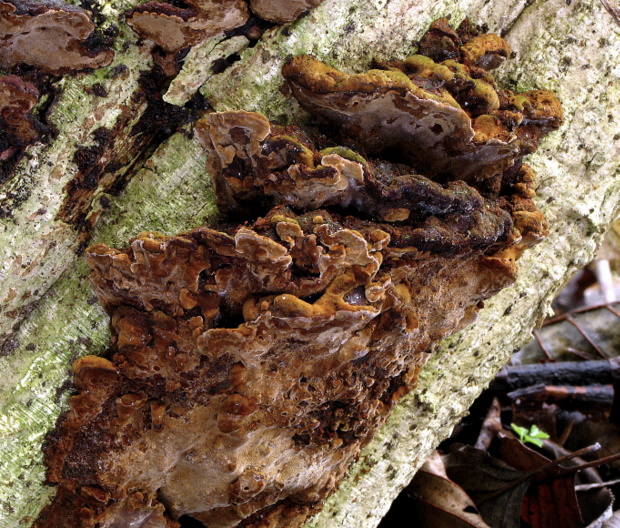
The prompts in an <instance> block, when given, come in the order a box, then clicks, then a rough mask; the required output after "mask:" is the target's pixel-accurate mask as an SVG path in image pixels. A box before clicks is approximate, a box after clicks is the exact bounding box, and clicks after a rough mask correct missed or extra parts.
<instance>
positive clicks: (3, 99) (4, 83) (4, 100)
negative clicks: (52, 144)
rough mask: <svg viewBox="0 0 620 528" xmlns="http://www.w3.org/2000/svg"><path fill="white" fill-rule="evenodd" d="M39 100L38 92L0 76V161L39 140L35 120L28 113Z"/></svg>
mask: <svg viewBox="0 0 620 528" xmlns="http://www.w3.org/2000/svg"><path fill="white" fill-rule="evenodd" d="M38 98H39V91H38V90H37V89H36V88H35V87H34V85H33V84H31V83H29V82H24V81H23V80H22V79H20V78H19V77H17V76H15V75H3V76H0V161H4V160H6V159H7V158H9V157H10V156H12V155H13V153H14V152H15V151H16V150H18V149H21V148H23V147H25V146H27V145H29V144H31V143H33V142H34V141H36V140H37V138H38V137H39V133H38V131H37V127H36V121H35V120H34V118H33V117H32V116H30V115H28V112H30V110H32V108H33V107H34V105H35V104H37V100H38Z"/></svg>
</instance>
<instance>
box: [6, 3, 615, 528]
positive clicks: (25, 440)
mask: <svg viewBox="0 0 620 528" xmlns="http://www.w3.org/2000/svg"><path fill="white" fill-rule="evenodd" d="M131 3H135V2H127V1H125V2H121V1H116V0H115V1H105V2H104V1H102V2H101V3H100V5H101V7H102V9H101V12H102V14H103V15H105V16H107V17H108V19H115V20H116V19H118V17H119V13H120V12H121V11H122V10H124V9H127V8H129V7H130V4H131ZM447 15H451V17H452V21H453V22H454V23H458V22H460V20H461V19H462V18H463V17H464V16H469V17H470V18H471V19H472V20H473V21H474V22H475V23H479V24H486V25H487V26H488V28H489V30H490V31H495V32H500V33H501V34H502V35H504V36H505V38H506V39H507V40H508V41H509V42H510V44H511V45H512V47H513V49H514V51H515V52H516V54H517V57H516V59H514V60H512V61H510V62H509V63H508V64H507V65H505V66H504V67H503V68H502V69H501V71H500V76H501V77H502V79H503V82H505V83H506V84H507V85H509V86H510V87H511V88H513V89H517V90H527V89H532V88H534V87H539V88H549V89H552V90H554V91H556V93H557V94H558V96H559V97H560V99H561V101H562V103H563V106H564V108H565V111H566V120H565V123H564V125H563V126H562V128H561V129H560V130H559V131H557V132H555V133H553V134H551V135H550V136H549V137H548V138H547V139H546V140H545V142H544V143H543V145H542V146H541V148H540V149H539V151H538V152H537V153H536V154H535V155H533V156H532V157H531V159H530V160H529V163H530V164H531V165H533V166H534V168H535V170H536V172H537V174H538V177H539V187H538V191H537V192H538V203H539V207H540V209H541V210H542V211H543V212H544V213H545V214H546V215H547V218H548V219H549V220H550V223H551V233H550V235H549V237H548V238H547V239H546V240H545V241H544V242H543V243H542V244H540V245H539V246H537V247H536V248H534V249H533V250H529V251H528V252H526V254H525V255H524V257H523V258H522V259H521V260H520V261H519V266H520V269H521V274H520V278H519V280H518V281H517V283H516V284H515V285H513V286H512V287H511V288H509V289H507V290H505V291H503V292H502V293H501V294H500V295H498V296H497V297H495V298H494V299H492V301H490V302H488V303H487V307H486V308H485V309H484V310H483V311H482V312H481V314H480V316H479V318H478V322H477V323H476V324H475V325H473V326H471V327H469V328H467V329H466V330H465V331H463V332H461V333H460V334H458V335H456V336H453V337H452V338H451V339H449V340H448V341H446V342H445V343H444V344H443V346H442V348H441V350H440V351H439V352H438V353H436V354H435V355H433V357H432V358H431V359H430V361H429V363H428V364H427V366H426V367H425V368H424V370H423V372H422V375H421V378H420V383H419V386H418V388H417V389H416V390H415V391H414V392H413V393H412V394H410V395H409V396H408V397H407V398H406V400H405V401H404V402H403V403H402V404H401V405H399V406H398V408H397V409H396V410H395V412H394V414H393V415H392V417H391V418H390V420H389V422H388V424H387V425H386V426H385V427H384V428H383V429H382V431H381V432H380V434H379V435H378V436H377V437H376V438H375V440H374V441H373V442H372V444H371V445H370V446H368V448H367V449H366V450H365V451H364V453H363V455H362V456H361V457H360V460H359V462H358V463H357V464H356V465H355V466H354V467H353V468H352V470H351V474H350V476H349V477H348V478H347V480H346V481H345V482H343V483H342V485H341V486H340V490H339V491H338V492H337V493H336V494H335V495H334V496H333V497H332V498H331V499H330V500H329V501H328V503H327V504H326V506H325V508H324V511H323V512H322V513H321V514H319V515H317V516H315V517H314V518H313V519H311V520H310V521H309V522H308V523H307V526H308V527H310V526H312V527H316V528H318V527H333V526H346V527H352V528H353V527H355V528H358V527H371V526H375V525H376V524H377V523H378V521H379V519H380V518H381V516H382V515H383V513H384V512H385V510H386V509H387V508H388V507H389V504H390V503H391V501H392V500H393V498H394V497H395V495H396V494H397V493H398V492H399V491H400V489H402V487H403V486H404V485H405V484H406V483H407V482H408V481H409V479H410V478H411V476H412V475H413V473H414V472H415V469H416V468H417V467H418V466H419V465H420V463H421V462H422V461H423V460H424V458H425V457H426V455H427V454H428V452H429V450H431V449H432V448H433V447H434V446H435V445H436V444H437V443H438V442H439V441H440V440H441V439H442V438H444V437H445V436H446V435H448V434H449V432H450V430H451V428H452V427H453V426H454V424H455V423H456V422H457V421H458V420H459V419H460V417H462V416H463V415H464V414H465V413H466V412H467V409H468V408H469V406H470V404H471V402H472V401H473V400H474V398H475V397H476V396H477V395H478V394H479V393H480V391H481V390H482V389H483V388H484V387H485V386H486V385H487V384H488V382H489V381H490V380H491V379H492V377H493V376H494V374H495V372H496V371H497V370H498V369H499V368H501V366H502V365H503V364H504V363H505V362H506V361H507V359H508V358H509V356H510V354H511V353H512V352H513V351H514V350H515V349H518V348H519V347H520V346H521V345H522V344H523V343H525V342H526V341H527V340H528V339H529V337H530V332H531V330H532V328H533V326H534V325H535V324H536V323H537V322H539V321H540V320H541V318H542V317H543V316H544V315H545V314H546V313H547V312H548V310H549V304H550V301H551V299H552V298H553V296H554V294H555V292H556V291H557V290H558V289H559V288H560V287H561V285H562V284H563V283H564V282H565V281H566V280H567V279H568V278H569V277H570V276H571V274H572V273H574V272H575V271H576V270H577V269H578V268H579V267H581V266H583V265H584V264H586V263H587V262H588V261H589V260H590V259H591V258H592V256H593V254H594V251H595V249H596V246H597V244H598V243H599V241H600V239H601V237H602V234H603V233H604V231H605V230H606V228H607V227H608V225H609V224H610V223H611V221H612V220H613V219H614V218H615V217H616V215H617V212H618V203H619V200H620V158H618V157H617V155H616V153H617V152H618V151H620V59H618V55H619V53H618V52H619V50H620V28H618V27H617V26H615V25H614V23H613V20H612V19H611V17H610V16H609V14H608V13H607V12H606V11H605V10H604V8H603V6H602V5H601V4H600V2H599V1H598V0H584V1H575V0H573V1H572V2H570V1H566V0H547V1H539V2H534V3H530V2H526V1H525V0H507V1H503V2H488V1H485V0H461V1H457V0H452V1H450V0H446V1H440V2H436V1H432V0H421V1H415V2H414V1H412V0H357V1H353V0H326V1H325V2H324V3H323V4H322V5H321V7H319V8H318V9H316V10H315V11H313V12H312V13H310V14H309V15H308V16H306V17H304V18H302V19H301V20H299V21H298V22H296V23H294V24H292V25H290V26H287V27H284V28H279V29H272V30H269V31H268V32H267V33H266V34H265V35H264V36H263V38H262V39H261V41H260V42H259V43H258V44H257V45H256V46H254V47H247V42H245V41H244V40H242V39H241V38H239V37H235V38H236V40H234V39H223V38H222V37H219V38H216V39H214V40H212V41H210V42H209V43H205V44H204V45H203V46H201V47H200V48H198V49H194V50H192V52H191V53H190V55H188V57H187V58H186V60H185V65H184V69H183V71H182V72H181V73H180V74H179V75H178V76H177V78H176V79H174V80H173V81H172V84H171V85H170V87H169V88H168V92H167V93H166V94H164V96H163V98H164V101H168V102H169V103H172V104H185V103H186V102H187V101H188V100H189V99H190V98H191V97H192V96H193V94H194V93H195V92H196V91H197V90H200V93H201V94H202V95H203V96H204V97H206V99H207V100H208V101H209V103H210V104H211V106H212V107H213V108H214V109H215V110H224V109H246V110H256V111H261V112H263V113H265V114H267V115H268V116H269V117H270V118H272V119H277V120H280V121H289V120H291V119H293V118H295V119H303V117H304V116H303V113H302V112H301V110H300V109H299V107H298V106H296V105H295V104H294V103H293V102H291V101H290V100H289V99H286V98H285V97H284V96H283V95H282V93H281V92H280V91H279V88H280V85H281V83H282V79H281V76H280V68H281V65H282V63H283V62H284V61H285V60H286V58H287V57H290V56H291V55H295V54H299V53H312V54H313V55H315V56H317V57H318V58H320V59H323V60H325V61H327V62H329V63H331V64H333V65H335V66H340V67H342V68H344V69H346V70H349V71H359V70H362V69H363V68H365V67H367V66H368V65H369V64H370V62H371V60H372V59H373V58H377V59H387V58H397V57H404V56H406V55H407V54H409V53H411V52H412V51H413V50H414V49H415V41H416V39H417V38H419V36H420V35H421V33H422V32H423V30H424V29H425V28H426V27H427V26H428V24H429V23H430V21H432V20H433V19H435V18H438V17H440V16H447ZM125 43H126V44H125ZM138 44H139V43H138V42H137V41H136V39H135V36H134V35H133V34H132V33H131V32H130V30H128V29H127V28H122V31H121V36H120V37H119V41H118V43H117V46H116V49H117V57H116V59H115V62H114V63H113V65H112V66H111V67H109V68H106V69H102V70H99V71H95V72H93V73H92V74H89V75H86V74H80V75H77V76H67V77H65V78H64V79H62V80H61V81H59V83H58V84H57V86H56V88H57V92H58V93H57V96H56V101H55V103H54V105H53V106H52V108H51V110H50V115H49V119H50V120H54V123H55V124H56V126H57V128H58V135H57V137H56V138H55V139H54V140H52V141H51V143H49V144H47V145H42V144H38V145H34V146H32V147H31V148H30V149H29V150H28V152H27V157H26V158H24V160H23V162H22V163H21V165H20V166H19V167H18V169H17V172H16V174H15V176H14V177H13V179H12V180H11V181H9V182H7V183H6V184H4V186H3V187H2V188H0V192H1V193H2V196H0V198H1V199H2V200H3V201H5V203H4V204H3V205H4V206H5V207H10V211H11V217H10V218H9V217H5V218H3V219H2V220H1V221H2V239H0V250H1V251H2V252H3V253H2V257H3V268H2V271H1V272H0V273H1V274H2V275H1V277H2V281H1V291H0V302H2V308H3V310H2V313H1V314H0V315H3V316H4V317H5V318H4V319H3V320H2V321H0V324H2V325H4V326H3V327H2V331H1V333H2V335H3V339H4V344H5V346H4V348H3V355H2V357H0V372H1V373H2V381H1V382H0V383H1V385H0V467H2V472H0V528H9V527H10V528H14V527H15V526H20V525H21V526H29V524H30V521H31V520H32V517H33V516H36V515H37V513H38V511H39V510H40V508H41V507H42V505H43V504H44V503H45V501H46V500H47V497H49V495H50V493H51V492H52V491H53V490H50V489H48V488H46V487H45V486H44V485H43V484H42V481H43V473H44V468H43V466H42V462H41V454H40V448H41V444H42V442H43V438H44V435H45V433H46V431H47V430H49V429H50V428H51V427H53V425H54V423H55V420H56V418H57V417H58V415H59V414H60V413H61V412H62V411H63V410H64V409H65V408H66V407H65V401H66V396H67V395H68V393H69V391H70V385H69V384H68V383H67V382H68V380H69V379H70V364H71V362H72V360H74V359H75V358H77V357H79V356H80V355H83V354H87V353H89V354H92V353H101V352H103V351H104V350H105V347H106V344H107V341H108V338H109V335H108V330H107V324H108V323H107V319H106V316H105V314H104V313H103V311H102V310H101V309H100V308H99V306H98V304H97V303H96V301H95V300H94V299H93V295H92V292H91V291H90V289H89V286H88V283H87V280H86V275H87V270H86V266H85V265H84V263H83V261H82V259H81V257H80V256H79V254H78V253H79V247H80V244H82V243H83V242H84V241H85V239H86V238H88V240H89V242H91V243H97V242H106V243H109V244H113V245H117V246H120V245H125V244H126V242H127V241H128V239H129V238H130V237H131V236H133V235H135V234H137V233H138V232H139V231H142V230H157V231H164V232H168V233H175V232H178V231H182V230H186V229H190V228H192V227H195V226H198V225H204V224H205V223H209V222H210V221H212V220H213V219H214V218H215V216H216V214H217V212H216V210H215V207H214V205H213V194H212V188H211V186H210V183H209V178H208V175H207V174H206V173H205V170H204V166H205V156H204V154H203V152H202V149H201V148H200V146H199V145H198V143H197V142H196V141H195V140H194V139H192V138H191V135H190V134H189V129H184V130H182V131H181V132H179V133H177V134H175V135H173V136H171V137H169V138H168V139H166V140H165V142H163V143H161V144H159V145H158V144H157V138H153V141H152V142H146V143H142V144H138V143H136V142H135V139H134V136H132V135H131V134H130V133H129V131H130V130H131V129H132V126H133V124H134V123H136V122H138V121H139V120H140V118H141V116H142V115H143V113H144V111H145V110H146V103H145V101H144V100H142V102H141V101H140V99H139V97H136V95H135V94H138V93H140V89H141V88H140V86H139V83H138V81H139V78H140V75H141V73H142V72H146V71H148V70H149V69H150V68H151V67H152V61H151V58H150V53H149V49H148V46H145V45H138ZM231 53H239V54H240V56H241V58H240V60H238V61H237V62H235V63H233V64H232V65H231V66H229V67H228V69H226V70H225V71H224V72H222V73H219V74H213V72H212V70H211V61H212V60H213V59H214V58H221V57H227V56H229V55H230V54H231ZM121 64H124V65H126V66H127V67H128V69H127V70H123V71H128V72H129V73H127V74H125V75H128V77H126V78H124V79H121V80H119V78H118V76H117V77H114V73H113V72H118V71H119V69H118V66H119V65H121ZM114 68H116V69H114ZM121 81H122V82H121ZM94 83H98V84H100V85H101V86H103V87H104V88H105V89H106V91H107V94H108V96H107V97H105V98H101V97H98V96H92V95H91V96H89V97H90V98H88V99H87V100H86V102H85V103H84V102H83V97H84V92H85V90H86V89H87V88H88V87H92V85H93V84H94ZM121 109H124V112H122V111H121ZM119 119H125V122H126V125H123V126H122V127H121V126H120V125H119V124H118V123H119ZM93 120H94V121H93ZM102 126H105V127H106V128H110V129H113V128H115V127H116V129H118V136H117V139H116V140H115V142H114V144H113V145H112V146H111V147H110V148H109V149H108V150H107V151H106V155H107V156H109V157H111V158H115V157H116V158H118V159H122V160H123V163H124V165H123V167H122V168H121V169H119V173H118V174H117V176H118V177H119V178H122V179H123V180H126V181H128V183H127V185H126V186H125V188H124V189H123V190H122V191H120V192H117V193H115V194H114V195H111V194H109V190H110V189H111V188H112V187H113V185H111V183H110V180H106V181H103V182H102V183H101V185H100V186H99V187H98V188H97V189H95V190H94V192H93V193H92V196H90V198H89V202H88V205H87V206H86V208H87V210H86V217H88V218H89V219H90V220H92V222H91V224H89V227H88V230H87V232H84V230H81V231H80V230H79V229H77V230H76V227H75V226H73V225H70V224H69V223H67V222H64V221H63V220H59V219H58V213H59V211H60V209H61V207H62V204H63V201H64V200H65V198H66V189H67V183H68V182H69V181H70V180H71V178H73V177H75V175H76V173H77V172H79V171H78V168H76V165H75V153H76V151H77V150H78V149H79V148H81V147H83V146H84V144H88V143H85V142H88V141H92V136H91V135H90V134H91V132H92V131H93V130H95V129H97V128H98V127H102ZM116 129H115V130H116ZM138 146H139V147H140V149H141V151H140V152H133V151H131V149H132V148H137V147H138ZM153 150H154V152H153V154H152V155H150V156H147V155H145V154H144V152H147V153H148V152H151V151H153ZM127 151H129V152H127ZM16 197H18V198H19V197H22V198H20V199H19V200H16V199H15V198H16ZM7 201H10V203H8V202H7ZM101 204H104V205H105V207H102V206H101ZM43 210H45V212H41V211H43ZM95 220H98V223H97V225H96V227H94V228H91V227H90V225H92V224H94V223H95ZM33 226H34V227H33ZM18 255H21V259H18V258H17V257H18Z"/></svg>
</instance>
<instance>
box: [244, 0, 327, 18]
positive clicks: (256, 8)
mask: <svg viewBox="0 0 620 528" xmlns="http://www.w3.org/2000/svg"><path fill="white" fill-rule="evenodd" d="M322 2H323V0H250V8H251V9H252V11H253V12H254V13H256V14H257V15H258V16H259V17H261V18H264V19H265V20H270V21H271V22H277V23H278V24H284V23H286V22H291V21H292V20H295V19H296V18H297V17H298V16H299V15H301V14H302V13H305V12H306V11H310V9H314V8H315V7H317V6H318V5H320V4H321V3H322Z"/></svg>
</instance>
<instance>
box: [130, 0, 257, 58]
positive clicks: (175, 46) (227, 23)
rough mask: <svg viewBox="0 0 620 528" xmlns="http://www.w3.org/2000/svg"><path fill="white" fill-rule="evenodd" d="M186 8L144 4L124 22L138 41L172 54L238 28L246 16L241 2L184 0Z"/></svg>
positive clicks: (158, 3)
mask: <svg viewBox="0 0 620 528" xmlns="http://www.w3.org/2000/svg"><path fill="white" fill-rule="evenodd" d="M187 4H188V6H189V7H185V8H181V7H176V6H173V5H172V4H167V3H164V2H147V3H145V4H141V5H139V6H136V7H135V8H133V9H132V10H131V11H130V12H129V13H128V14H127V22H128V23H129V25H130V26H131V27H132V28H133V29H134V31H136V32H137V33H138V34H139V35H140V36H141V37H143V38H148V39H150V40H152V41H153V42H155V43H156V44H158V45H159V46H161V48H162V49H163V50H164V51H168V52H172V51H178V50H180V49H182V48H185V47H187V46H192V45H194V44H196V43H197V42H200V41H201V40H205V39H207V38H209V37H213V36H214V35H217V34H218V33H222V32H224V31H228V30H231V29H234V28H236V27H239V26H242V25H243V24H244V23H245V22H246V21H247V20H248V18H249V16H250V15H249V10H248V6H247V3H246V2H245V0H225V1H221V0H188V2H187Z"/></svg>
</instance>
